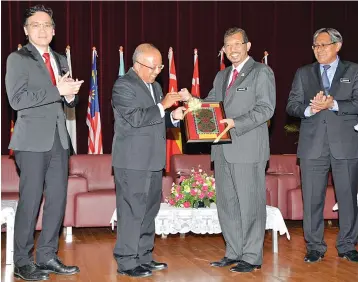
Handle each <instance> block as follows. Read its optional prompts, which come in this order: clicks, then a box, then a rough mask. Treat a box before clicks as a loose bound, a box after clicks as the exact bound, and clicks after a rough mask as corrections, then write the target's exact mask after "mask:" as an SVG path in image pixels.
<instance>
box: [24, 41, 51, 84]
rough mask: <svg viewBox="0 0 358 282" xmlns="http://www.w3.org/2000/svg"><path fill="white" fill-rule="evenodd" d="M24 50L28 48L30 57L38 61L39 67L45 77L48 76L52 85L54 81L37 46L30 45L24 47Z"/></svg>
mask: <svg viewBox="0 0 358 282" xmlns="http://www.w3.org/2000/svg"><path fill="white" fill-rule="evenodd" d="M24 48H26V49H27V50H28V51H29V53H30V56H31V57H32V58H33V59H34V60H35V61H36V64H37V66H38V67H39V68H40V69H41V71H42V72H43V73H44V75H46V76H47V78H48V80H49V81H50V82H51V83H52V79H51V77H50V73H49V72H48V70H47V68H46V65H45V62H44V60H43V58H42V57H41V55H40V53H39V51H37V49H36V48H35V46H34V45H32V44H31V43H28V44H26V45H25V46H24Z"/></svg>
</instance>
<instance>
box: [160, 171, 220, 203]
mask: <svg viewBox="0 0 358 282" xmlns="http://www.w3.org/2000/svg"><path fill="white" fill-rule="evenodd" d="M178 174H179V175H180V174H181V173H180V172H179V173H178ZM166 201H167V203H169V205H171V206H174V207H181V208H198V207H209V206H210V204H211V203H215V202H216V191H215V178H214V177H213V176H209V175H208V174H207V173H205V172H203V170H202V169H201V168H200V167H199V168H198V169H197V170H195V169H194V168H193V169H192V170H191V173H190V175H189V176H183V175H180V178H179V184H175V183H173V185H172V189H171V193H170V196H169V197H167V199H166Z"/></svg>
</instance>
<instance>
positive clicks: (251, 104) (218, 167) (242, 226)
mask: <svg viewBox="0 0 358 282" xmlns="http://www.w3.org/2000/svg"><path fill="white" fill-rule="evenodd" d="M250 48H251V43H250V42H249V39H248V37H247V34H246V32H245V31H244V30H243V29H241V28H236V27H235V28H230V29H228V30H227V31H226V32H225V35H224V52H225V54H226V57H227V58H228V59H229V60H230V62H231V63H232V66H230V67H227V68H226V69H225V70H222V71H220V72H219V73H218V74H217V75H216V77H215V80H214V88H213V89H212V90H211V91H210V93H209V95H208V97H207V98H206V99H205V100H206V101H223V103H224V110H225V114H226V116H227V119H223V120H221V121H220V122H221V123H227V125H228V126H229V128H231V129H230V133H231V138H232V144H219V145H212V146H211V160H212V161H214V166H215V179H216V190H217V197H216V199H217V201H216V204H217V210H218V216H219V221H220V226H221V230H222V233H223V236H224V239H225V243H226V252H225V256H224V257H223V258H222V259H221V260H219V261H215V262H212V263H211V264H210V265H211V266H214V267H226V266H230V265H233V264H235V266H233V267H231V268H230V271H232V272H251V271H254V270H257V269H260V268H261V265H262V258H263V243H264V237H265V224H266V185H265V167H266V163H267V161H268V159H269V156H270V146H269V135H268V127H267V121H268V120H270V118H271V117H272V115H273V113H274V110H275V105H276V88H275V77H274V74H273V71H272V70H271V68H270V67H268V66H266V65H264V64H260V63H257V62H255V61H254V60H253V59H252V58H251V57H250V56H249V55H248V52H249V50H250Z"/></svg>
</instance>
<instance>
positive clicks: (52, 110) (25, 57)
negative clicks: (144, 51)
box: [5, 5, 83, 281]
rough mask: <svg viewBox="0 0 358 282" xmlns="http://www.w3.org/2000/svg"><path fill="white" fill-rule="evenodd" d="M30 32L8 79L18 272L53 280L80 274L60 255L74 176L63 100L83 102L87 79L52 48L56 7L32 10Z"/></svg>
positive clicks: (10, 65)
mask: <svg viewBox="0 0 358 282" xmlns="http://www.w3.org/2000/svg"><path fill="white" fill-rule="evenodd" d="M24 32H25V35H26V36H27V37H28V40H29V43H28V44H26V45H25V46H24V47H23V48H22V49H20V50H18V51H16V52H13V53H12V54H10V55H9V57H8V59H7V65H6V77H5V83H6V92H7V95H8V98H9V102H10V105H11V107H12V108H13V109H14V110H16V111H17V121H16V124H15V128H14V132H13V136H12V138H11V142H10V145H9V148H11V149H13V150H14V153H15V160H16V164H17V166H18V167H19V169H20V187H19V190H20V198H19V202H18V207H17V211H16V217H15V234H14V237H15V238H14V242H15V244H14V262H15V269H14V275H15V276H16V277H18V278H21V279H23V280H31V281H37V280H47V279H49V275H48V273H56V274H65V275H71V274H75V273H77V272H79V268H78V267H77V266H66V265H64V264H63V263H62V262H61V261H60V260H59V259H58V257H57V254H56V253H57V250H58V236H59V231H60V227H61V225H62V221H63V217H64V213H65V207H66V196H67V180H68V148H69V140H68V135H67V130H66V122H65V118H64V112H63V102H64V103H66V104H67V105H68V106H69V107H74V106H75V105H76V104H77V101H78V96H77V93H78V91H79V89H80V87H81V84H82V82H83V81H74V80H73V79H71V78H68V73H67V72H68V64H67V60H66V58H65V57H64V56H61V55H59V54H58V53H56V52H54V51H53V50H52V49H51V48H50V47H49V44H50V42H51V40H52V38H53V36H54V34H55V30H54V21H53V18H52V10H51V9H50V8H46V7H44V6H42V5H38V6H34V7H31V8H29V9H27V10H26V13H25V19H24ZM66 73H67V74H66ZM44 184H45V190H44ZM43 194H44V196H45V205H44V211H43V220H42V231H41V233H40V236H39V238H38V240H37V249H36V264H35V263H34V258H33V255H32V248H33V247H34V231H35V225H36V222H37V215H38V211H39V207H40V203H41V199H42V195H43Z"/></svg>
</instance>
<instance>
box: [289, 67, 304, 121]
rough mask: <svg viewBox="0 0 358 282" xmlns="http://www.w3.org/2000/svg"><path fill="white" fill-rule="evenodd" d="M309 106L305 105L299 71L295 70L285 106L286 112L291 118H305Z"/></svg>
mask: <svg viewBox="0 0 358 282" xmlns="http://www.w3.org/2000/svg"><path fill="white" fill-rule="evenodd" d="M308 106H309V105H305V95H304V90H303V84H302V79H301V70H300V69H299V70H297V72H296V74H295V78H294V79H293V82H292V87H291V91H290V95H289V97H288V102H287V106H286V112H287V113H288V114H289V115H290V116H293V117H298V118H305V110H306V108H307V107H308Z"/></svg>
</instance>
